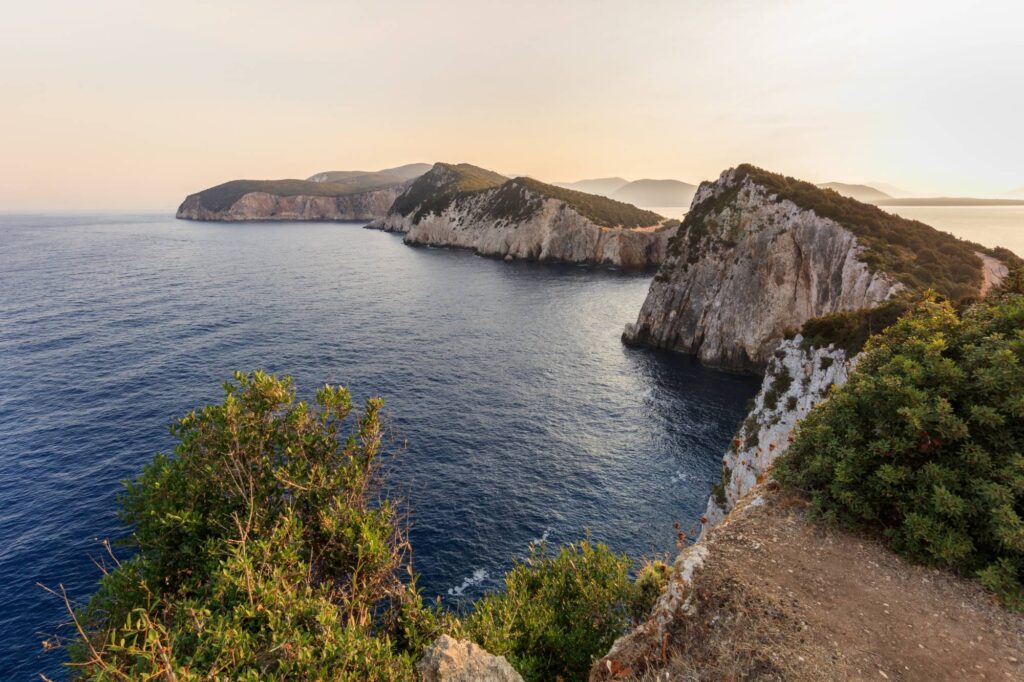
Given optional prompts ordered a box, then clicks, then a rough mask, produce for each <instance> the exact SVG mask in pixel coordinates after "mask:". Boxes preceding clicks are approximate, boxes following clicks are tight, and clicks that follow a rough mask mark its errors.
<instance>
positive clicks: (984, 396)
mask: <svg viewBox="0 0 1024 682" xmlns="http://www.w3.org/2000/svg"><path fill="white" fill-rule="evenodd" d="M1011 281H1013V278H1011ZM777 474H778V477H779V478H780V480H782V482H783V483H786V484H789V485H791V486H796V487H799V488H803V489H806V490H807V491H809V492H810V494H811V497H812V503H813V508H814V509H815V510H816V511H817V512H818V513H819V514H821V515H822V516H823V517H825V518H826V519H829V520H834V521H838V522H842V523H845V524H849V525H853V526H857V527H860V528H864V529H869V530H878V531H879V532H881V534H882V535H883V537H884V539H885V540H886V541H887V542H888V543H889V544H890V546H891V547H892V548H894V549H895V550H896V551H897V552H899V553H901V554H903V555H905V556H906V557H908V558H910V559H912V560H914V561H919V562H923V563H926V564H930V565H935V566H943V567H948V568H951V569H953V570H955V571H957V572H960V573H962V574H967V575H973V576H975V577H977V578H978V579H979V580H980V581H981V582H982V583H983V584H984V585H985V586H986V587H988V588H990V589H992V590H993V591H994V592H996V593H997V594H998V595H999V596H1000V597H1001V598H1002V599H1003V600H1004V602H1005V603H1006V604H1008V605H1011V606H1015V607H1017V608H1024V597H1022V588H1024V580H1022V579H1024V521H1022V517H1024V295H1022V294H1021V292H1020V291H1015V290H1013V289H1012V288H1010V289H1007V290H1004V291H1002V292H997V293H996V294H994V295H990V297H989V298H988V299H986V300H985V301H983V302H980V303H976V304H973V305H971V306H969V307H967V308H965V309H964V311H963V312H962V313H961V314H958V313H957V312H956V311H955V310H954V308H953V307H952V306H951V305H950V304H949V303H944V302H937V301H936V300H935V299H934V298H929V299H926V300H925V301H923V302H922V303H920V304H919V305H918V306H917V308H916V309H915V310H914V311H913V312H912V313H910V314H909V315H907V316H906V317H903V318H902V319H900V320H898V321H897V322H896V323H895V324H894V325H893V326H891V327H889V329H888V330H887V331H885V332H884V333H883V334H881V335H880V336H876V337H874V338H872V339H871V340H870V341H868V344H867V347H866V350H865V353H864V355H863V356H862V359H861V361H860V363H859V364H858V366H857V369H856V370H855V371H854V372H853V374H852V375H851V377H850V380H849V382H848V383H847V384H846V385H845V386H844V387H842V388H841V389H840V390H838V391H836V392H835V393H834V394H833V395H832V397H831V398H830V399H829V400H828V401H827V402H825V403H822V404H821V405H819V406H818V407H817V408H816V409H814V410H813V411H812V412H811V414H810V415H809V416H808V418H807V420H806V421H805V422H804V423H803V424H801V426H800V429H799V431H798V433H797V434H796V437H795V441H794V442H793V444H792V445H791V446H790V448H789V450H788V452H787V454H786V455H785V456H784V457H783V458H782V460H781V462H780V466H779V468H778V471H777Z"/></svg>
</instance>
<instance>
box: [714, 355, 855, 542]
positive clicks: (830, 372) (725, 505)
mask: <svg viewBox="0 0 1024 682" xmlns="http://www.w3.org/2000/svg"><path fill="white" fill-rule="evenodd" d="M802 342H803V337H801V336H800V335H797V336H796V337H795V338H793V339H789V340H785V341H783V342H782V343H781V344H779V347H778V348H777V349H776V350H775V353H773V354H772V356H771V359H770V360H769V361H768V367H767V369H766V370H765V375H764V381H763V383H762V384H761V390H760V391H759V392H758V394H757V396H756V397H755V398H754V406H753V408H752V409H751V410H750V413H749V414H748V415H747V418H746V420H745V421H744V422H743V425H742V426H740V428H739V431H737V433H736V436H735V437H734V438H733V442H732V445H731V446H730V448H729V450H728V451H727V452H726V454H725V456H724V457H723V458H722V481H721V483H720V484H718V485H717V486H715V489H714V492H713V493H712V495H711V497H710V499H708V508H707V511H706V512H705V514H704V519H702V520H703V522H704V523H703V526H704V528H707V527H708V526H711V525H714V524H716V523H718V522H719V521H721V520H722V518H723V517H724V516H725V515H726V514H727V513H728V512H729V511H730V510H731V509H732V508H733V507H734V506H735V505H736V503H737V502H738V501H739V500H740V499H741V498H743V497H744V496H745V495H746V494H747V493H749V492H750V491H751V490H752V489H753V487H754V486H755V485H757V483H758V481H759V480H760V478H761V477H762V475H763V474H765V473H766V472H767V471H768V469H769V468H770V467H771V465H772V463H773V462H774V461H775V460H776V459H778V458H779V457H780V456H781V455H782V454H783V453H784V452H785V451H786V449H787V448H788V447H789V442H790V437H791V434H792V433H793V429H794V428H795V427H796V424H797V422H798V421H800V420H801V419H803V418H804V417H806V416H807V413H808V412H810V411H811V408H813V407H814V406H815V405H817V404H818V403H820V402H821V401H822V400H824V399H825V398H826V397H827V396H828V392H829V390H830V389H831V388H832V386H842V385H843V384H845V383H846V379H847V377H848V376H849V374H850V371H851V370H852V369H853V367H854V365H855V364H856V360H857V356H854V357H853V358H847V356H846V353H845V352H844V351H843V350H842V349H838V348H834V347H832V346H829V347H828V348H803V347H802V346H803V344H802Z"/></svg>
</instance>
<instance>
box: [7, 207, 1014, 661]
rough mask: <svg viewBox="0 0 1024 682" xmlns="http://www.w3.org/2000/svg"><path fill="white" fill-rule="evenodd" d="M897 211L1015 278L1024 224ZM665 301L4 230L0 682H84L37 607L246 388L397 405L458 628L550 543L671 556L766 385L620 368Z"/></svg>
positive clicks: (379, 262) (114, 220) (534, 282)
mask: <svg viewBox="0 0 1024 682" xmlns="http://www.w3.org/2000/svg"><path fill="white" fill-rule="evenodd" d="M655 210H657V211H658V212H659V213H661V214H663V215H670V216H674V217H681V216H682V214H683V209H671V208H668V209H666V208H661V209H657V208H656V209H655ZM886 210H890V211H894V212H897V213H899V214H900V215H903V216H905V217H908V218H914V219H917V220H922V221H923V222H927V223H929V224H931V225H933V226H935V227H937V228H939V229H943V230H946V231H949V232H952V233H954V234H956V235H958V236H961V237H964V238H967V239H971V240H974V241H978V242H980V243H982V244H984V245H986V246H997V245H1000V246H1005V247H1007V248H1010V249H1012V250H1014V251H1015V252H1017V253H1018V254H1024V207H1019V206H1014V207H1002V206H999V207H896V208H889V209H886ZM650 280H651V274H650V273H646V274H629V273H623V272H617V271H614V270H608V269H602V268H593V267H573V266H558V265H545V264H536V263H521V262H517V263H503V262H499V261H495V260H490V259H486V258H481V257H478V256H476V255H474V254H472V253H470V252H467V251H458V250H447V249H431V248H425V247H410V246H406V245H404V244H403V243H402V241H401V238H400V237H398V236H396V235H391V234H385V233H382V232H376V231H371V230H365V229H362V225H361V224H358V223H332V224H326V223H293V224H274V223H245V224H225V223H193V222H185V221H176V220H174V219H173V218H171V217H169V216H167V215H129V214H105V215H70V214H61V215H11V214H0V680H4V681H7V680H37V679H39V677H38V676H39V674H40V673H42V674H45V675H46V676H48V677H50V678H51V679H54V680H60V679H65V678H66V677H67V670H66V668H65V667H64V665H63V664H64V662H65V660H66V659H65V657H64V654H63V652H62V651H60V650H57V651H49V652H46V651H44V650H43V647H42V642H43V640H44V639H47V638H48V637H49V636H50V635H52V634H54V633H55V632H57V631H58V630H59V628H60V627H61V624H62V623H65V622H66V620H67V618H66V612H65V609H64V606H63V604H62V603H61V602H60V601H59V600H58V599H56V598H54V597H53V596H51V595H50V594H49V593H48V592H47V591H46V590H45V589H44V586H45V587H47V588H51V589H55V588H58V587H60V586H63V587H64V588H65V589H66V590H67V592H68V594H69V595H70V596H71V598H72V599H73V600H74V601H75V602H76V603H80V602H83V601H84V600H87V599H88V597H89V595H90V594H91V592H92V591H93V590H94V589H95V586H96V581H97V579H98V577H99V575H100V572H99V569H98V568H97V567H96V564H95V561H97V560H99V559H101V558H102V557H103V556H104V554H105V550H104V548H103V541H104V540H108V539H109V540H117V539H118V538H121V537H123V536H124V535H125V534H126V532H127V529H125V528H124V527H122V526H121V525H120V524H119V522H118V520H117V517H116V513H117V494H118V492H119V490H121V486H122V484H121V481H123V480H125V479H130V478H132V477H134V476H136V475H137V474H138V473H139V471H140V470H141V468H142V466H143V465H144V464H145V463H146V462H147V461H148V460H150V458H152V456H153V455H154V453H156V452H170V451H171V450H172V449H173V447H174V440H173V438H172V437H171V435H170V433H169V431H168V427H169V426H170V425H171V424H172V423H173V422H174V420H175V419H176V418H177V417H179V416H181V415H183V414H185V413H186V412H188V411H190V410H191V409H193V408H196V407H198V406H201V405H204V404H209V403H215V402H218V401H220V399H221V398H222V391H221V384H222V382H224V381H225V380H228V379H229V378H230V377H231V375H232V373H233V372H234V371H235V370H241V371H251V370H255V369H264V370H267V371H270V372H274V373H277V374H282V375H283V374H287V375H290V376H292V377H293V378H294V380H295V383H296V385H297V387H298V390H299V393H300V397H306V398H308V397H310V396H311V395H312V393H313V391H314V390H315V389H316V387H317V386H319V385H322V384H323V383H325V382H329V383H335V384H341V385H344V386H346V387H348V388H349V389H350V390H351V392H352V393H353V396H354V397H355V398H356V399H358V400H363V399H365V398H368V397H370V396H381V397H383V398H384V399H385V400H386V414H387V421H388V426H389V434H390V436H389V440H388V450H389V452H390V453H391V454H390V456H389V458H388V479H387V487H388V493H389V494H391V495H394V496H396V497H400V498H401V499H402V500H403V504H404V506H405V509H406V511H407V512H408V515H409V519H410V523H411V540H412V545H413V557H414V568H415V570H416V571H417V573H418V574H419V585H420V587H421V588H422V590H423V593H424V595H425V596H426V597H428V598H432V597H434V596H440V597H441V598H442V600H443V601H444V602H445V603H446V604H447V605H448V606H449V607H451V608H453V609H466V608H469V607H470V605H471V603H472V600H473V599H475V598H477V597H479V596H480V595H482V594H484V593H486V592H487V591H491V590H495V589H499V588H500V587H501V579H502V575H503V574H504V572H505V571H506V570H508V568H509V567H510V566H511V565H512V564H513V562H515V561H516V560H517V559H521V558H523V557H524V556H525V555H526V554H527V552H528V551H529V546H530V544H531V543H534V542H539V541H545V542H547V543H548V544H549V545H550V546H555V545H558V544H559V543H563V542H569V541H573V540H577V539H579V538H581V537H583V536H584V535H585V534H588V533H589V534H590V536H591V537H592V538H593V539H595V540H597V541H601V542H605V543H607V544H608V545H610V546H611V547H612V548H613V549H615V550H617V551H621V552H626V553H628V554H629V555H631V556H633V557H659V556H660V557H666V556H671V555H672V554H673V553H674V552H675V547H676V544H675V543H676V531H675V529H674V527H673V524H674V523H677V522H678V523H679V524H681V528H682V529H683V530H684V532H688V533H689V535H690V536H691V537H692V536H693V535H694V534H695V533H694V531H695V530H696V528H697V526H698V520H699V517H700V514H701V512H702V511H703V509H704V506H705V503H706V501H707V497H708V494H709V491H710V489H711V486H712V485H713V484H714V483H715V482H716V481H717V480H718V479H719V477H720V467H721V456H722V454H723V452H724V451H725V449H726V447H727V445H728V442H729V439H730V437H731V435H732V434H733V432H734V431H735V429H736V427H737V425H738V423H739V422H740V420H741V419H742V418H743V417H744V415H745V412H746V409H745V404H746V403H747V401H748V400H749V399H750V398H751V397H752V396H753V395H754V393H755V392H756V390H757V387H758V385H759V383H760V382H759V380H758V379H757V378H755V377H751V376H747V375H741V374H734V373H727V372H718V371H713V370H709V369H705V368H702V367H700V366H699V365H698V364H697V363H696V362H694V361H693V359H692V358H690V357H687V356H685V355H682V354H678V353H672V352H666V351H657V350H651V349H635V348H626V347H625V346H623V345H622V343H621V342H620V338H619V337H620V333H621V331H622V328H623V326H624V325H625V323H627V322H630V321H633V320H635V318H636V315H637V312H638V311H639V309H640V305H641V304H642V302H643V299H644V296H645V295H646V292H647V288H648V286H649V284H650Z"/></svg>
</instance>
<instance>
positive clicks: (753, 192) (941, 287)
mask: <svg viewBox="0 0 1024 682" xmlns="http://www.w3.org/2000/svg"><path fill="white" fill-rule="evenodd" d="M979 254H988V255H990V256H1003V255H1005V254H1003V253H1002V252H1001V251H1000V250H992V249H985V248H984V247H982V246H980V245H978V244H972V243H970V242H967V241H964V240H961V239H957V238H956V237H953V236H952V235H950V234H947V233H945V232H940V231H938V230H936V229H934V228H932V227H929V226H928V225H925V224H923V223H920V222H917V221H912V220H906V219H904V218H900V217H898V216H895V215H892V214H889V213H885V212H884V211H882V210H881V209H879V208H877V207H875V206H870V205H868V204H864V203H861V202H859V201H856V200H854V199H850V198H848V197H845V196H842V195H840V194H838V193H837V192H834V191H832V190H828V189H821V188H819V187H816V186H815V185H812V184H811V183H807V182H802V181H800V180H796V179H794V178H789V177H785V176H782V175H778V174H774V173H769V172H767V171H764V170H761V169H759V168H755V167H753V166H750V165H742V166H739V167H737V168H733V169H729V170H727V171H725V172H723V173H722V174H721V176H720V177H719V178H718V180H716V181H715V182H705V183H702V184H701V186H700V188H699V189H698V191H697V194H696V195H695V196H694V199H693V204H692V205H691V207H690V211H689V213H687V215H686V218H685V219H684V221H683V223H682V225H681V226H680V228H679V231H678V232H677V233H676V235H675V237H673V239H672V240H671V242H670V243H669V244H668V249H667V255H666V257H665V261H664V262H663V263H662V265H661V267H660V268H659V270H658V273H657V275H656V276H655V278H654V282H653V283H652V284H651V288H650V291H649V292H648V295H647V299H646V300H645V301H644V304H643V307H642V309H641V311H640V314H639V316H638V318H637V321H636V323H634V324H630V325H627V327H626V330H625V332H624V333H623V340H624V341H626V342H627V343H635V344H645V345H652V346H657V347H662V348H672V349H677V350H682V351H684V352H687V353H692V354H695V355H697V356H698V357H699V358H700V359H701V361H702V362H704V363H705V364H707V365H710V366H716V367H723V368H728V369H738V370H747V371H755V372H760V371H763V370H764V368H765V367H766V366H767V364H768V361H769V359H770V358H771V355H772V353H773V352H774V351H775V348H776V347H777V345H778V343H779V341H780V340H782V338H783V336H784V334H785V332H786V330H787V329H796V328H799V327H800V325H802V324H803V323H804V322H806V321H807V320H809V319H811V318H815V317H819V316H821V315H825V314H828V313H833V312H837V311H842V310H853V309H858V308H870V307H874V306H877V305H878V304H879V303H881V302H882V301H885V300H887V299H889V298H891V297H893V296H894V295H896V294H898V293H899V292H901V291H907V292H919V291H922V290H924V289H927V288H932V289H935V290H936V291H938V292H939V293H940V294H943V295H945V296H947V297H949V298H953V299H956V298H960V297H963V296H974V295H978V294H979V292H980V291H981V289H982V286H983V281H984V280H983V272H982V271H983V263H982V259H981V258H980V257H979ZM1011 255H1012V254H1011Z"/></svg>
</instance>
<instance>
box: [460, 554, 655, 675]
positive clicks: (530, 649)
mask: <svg viewBox="0 0 1024 682" xmlns="http://www.w3.org/2000/svg"><path fill="white" fill-rule="evenodd" d="M545 549H546V548H545V546H544V545H543V544H541V545H536V546H534V547H532V548H531V550H530V556H529V558H527V559H526V560H524V561H522V562H520V563H518V564H517V565H516V566H515V567H513V568H512V570H511V571H509V572H508V573H507V574H506V575H505V590H504V592H499V593H495V594H490V595H487V596H485V597H483V598H482V599H481V600H480V601H478V602H477V604H476V606H475V607H474V609H473V612H472V613H471V614H469V615H468V616H467V617H466V619H465V621H464V627H465V634H466V635H467V636H468V637H469V638H470V639H472V640H474V641H475V642H477V643H478V644H479V645H480V646H482V647H483V648H484V649H486V650H487V651H489V652H491V653H492V654H495V655H501V656H505V657H506V658H507V659H508V661H509V663H511V664H512V666H513V667H514V668H515V669H516V670H517V671H518V672H519V673H520V674H521V675H522V676H523V679H525V680H527V682H532V681H538V682H541V681H544V682H546V681H549V680H554V679H557V678H558V677H559V676H560V677H561V678H563V679H566V680H582V679H586V678H587V674H588V671H589V670H590V666H591V663H592V662H593V660H594V659H595V658H598V657H600V656H603V655H604V654H605V653H607V651H608V649H609V648H610V647H611V645H612V643H613V642H614V641H615V639H616V638H617V637H619V635H621V634H623V632H624V631H625V630H626V628H627V627H628V626H629V625H630V624H631V623H632V622H633V620H632V619H633V617H634V616H636V615H637V614H643V615H646V614H647V612H649V611H650V607H651V606H652V605H653V603H654V599H655V598H657V594H660V592H661V587H663V585H664V583H663V582H662V583H660V584H658V580H659V577H658V576H659V575H660V574H661V573H662V572H660V571H658V570H657V569H655V568H651V569H646V570H647V573H645V572H644V571H641V578H642V580H640V581H639V587H638V586H637V584H634V583H633V582H631V581H630V579H629V568H630V565H631V563H632V562H631V561H630V560H629V559H627V558H626V557H625V556H624V555H621V554H615V553H614V552H612V551H611V550H609V549H608V548H607V547H606V546H605V545H602V544H593V543H591V542H590V541H589V540H583V541H581V542H579V543H575V544H569V545H566V546H563V547H562V548H561V549H560V550H559V551H558V553H557V554H554V555H548V554H546V553H545ZM666 579H667V575H666ZM654 585H657V588H655V587H654ZM652 594H653V598H652Z"/></svg>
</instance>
